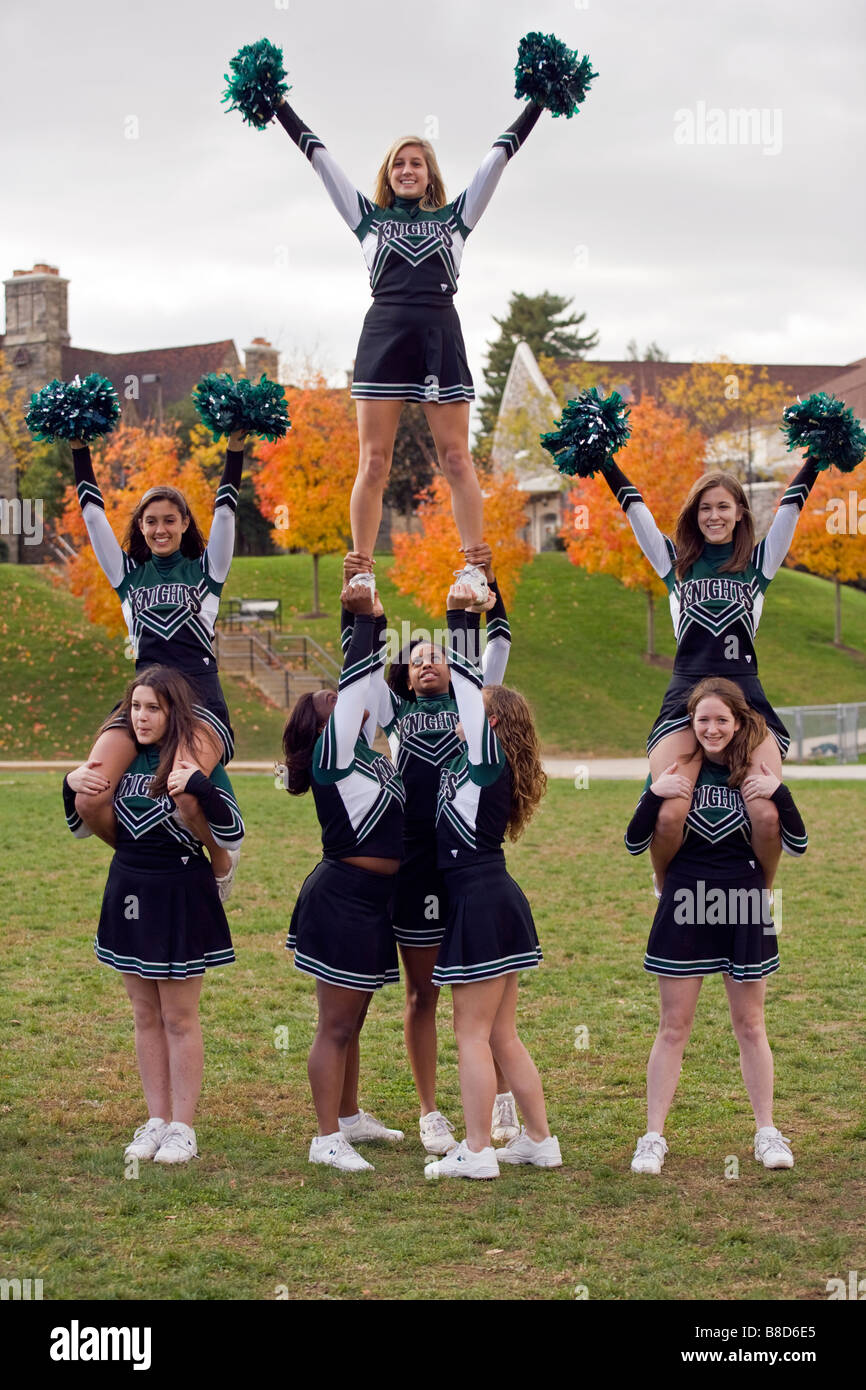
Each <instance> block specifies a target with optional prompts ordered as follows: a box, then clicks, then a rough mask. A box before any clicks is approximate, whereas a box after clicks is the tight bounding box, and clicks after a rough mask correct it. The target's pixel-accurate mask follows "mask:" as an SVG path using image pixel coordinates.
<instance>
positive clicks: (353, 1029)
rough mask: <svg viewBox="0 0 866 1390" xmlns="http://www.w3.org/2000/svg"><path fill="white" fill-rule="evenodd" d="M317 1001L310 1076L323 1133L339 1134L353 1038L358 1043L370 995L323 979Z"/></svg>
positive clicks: (319, 984)
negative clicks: (317, 1008)
mask: <svg viewBox="0 0 866 1390" xmlns="http://www.w3.org/2000/svg"><path fill="white" fill-rule="evenodd" d="M316 998H317V1000H318V1004H319V1020H318V1023H317V1025H316V1036H315V1038H314V1039H313V1045H312V1047H311V1048H310V1055H309V1057H308V1058H307V1075H308V1076H309V1078H310V1089H311V1090H312V1092H313V1105H314V1106H315V1108H316V1119H317V1120H318V1124H319V1134H336V1133H337V1131H338V1129H339V1127H340V1125H339V1120H340V1103H341V1100H342V1099H343V1093H344V1088H345V1084H346V1063H347V1060H348V1054H349V1049H350V1047H351V1045H352V1042H353V1039H354V1040H357V1036H358V1031H359V1020H360V1021H361V1022H363V1019H364V1014H365V1013H366V1010H367V1006H368V1005H369V1003H370V992H369V991H368V990H363V991H362V990H358V989H342V988H341V986H340V985H326V984H325V983H324V981H323V980H317V981H316ZM352 1113H354V1112H352Z"/></svg>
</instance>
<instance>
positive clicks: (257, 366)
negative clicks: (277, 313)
mask: <svg viewBox="0 0 866 1390" xmlns="http://www.w3.org/2000/svg"><path fill="white" fill-rule="evenodd" d="M244 364H245V367H246V373H247V376H248V377H249V379H250V381H253V382H255V381H258V379H259V377H260V376H261V374H262V372H264V374H265V376H267V377H268V378H269V379H270V380H271V381H279V379H280V354H279V353H278V352H277V349H276V348H275V347H272V346H271V344H270V343H269V342H268V340H267V338H253V341H252V342H251V343H250V346H249V347H248V348H244Z"/></svg>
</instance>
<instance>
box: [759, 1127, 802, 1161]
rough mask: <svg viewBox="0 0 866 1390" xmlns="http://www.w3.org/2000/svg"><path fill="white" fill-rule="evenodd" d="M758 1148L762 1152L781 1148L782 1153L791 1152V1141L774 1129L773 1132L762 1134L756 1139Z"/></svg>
mask: <svg viewBox="0 0 866 1390" xmlns="http://www.w3.org/2000/svg"><path fill="white" fill-rule="evenodd" d="M758 1148H759V1149H760V1151H761V1153H762V1154H765V1153H769V1151H770V1149H781V1150H782V1152H783V1153H786V1154H791V1157H792V1158H793V1156H794V1155H793V1153H791V1141H790V1139H786V1138H785V1136H784V1134H782V1133H781V1132H780V1131H779V1130H776V1133H775V1134H763V1135H761V1137H760V1138H759V1140H758Z"/></svg>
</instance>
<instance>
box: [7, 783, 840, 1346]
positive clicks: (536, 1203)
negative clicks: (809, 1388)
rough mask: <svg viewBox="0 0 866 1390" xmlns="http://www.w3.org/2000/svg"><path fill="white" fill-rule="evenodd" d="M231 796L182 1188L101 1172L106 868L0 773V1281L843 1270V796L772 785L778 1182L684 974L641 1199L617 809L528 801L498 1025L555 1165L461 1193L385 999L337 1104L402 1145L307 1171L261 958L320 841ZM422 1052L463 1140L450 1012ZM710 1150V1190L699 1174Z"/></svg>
mask: <svg viewBox="0 0 866 1390" xmlns="http://www.w3.org/2000/svg"><path fill="white" fill-rule="evenodd" d="M236 790H237V794H238V798H239V801H240V803H241V806H242V809H243V811H244V813H245V816H246V820H247V831H248V837H249V838H248V848H247V849H246V850H245V853H244V860H243V863H242V866H241V870H240V873H239V877H238V883H237V887H236V890H235V895H234V897H233V899H232V902H231V904H230V908H229V919H230V922H231V927H232V933H233V936H234V940H235V947H236V950H237V954H238V961H237V963H236V964H235V965H233V966H231V967H229V968H226V969H224V970H219V971H216V972H214V973H213V975H212V976H211V977H210V978H209V979H208V980H207V982H206V985H205V990H204V994H203V1020H204V1029H205V1038H206V1065H205V1088H204V1094H203V1097H202V1102H201V1106H200V1111H199V1118H198V1120H197V1132H198V1139H199V1147H200V1149H201V1151H202V1158H201V1159H200V1160H199V1161H197V1162H194V1163H192V1164H191V1165H190V1166H189V1167H188V1168H183V1169H181V1170H179V1171H173V1170H162V1169H159V1168H157V1167H155V1166H154V1165H152V1164H143V1165H142V1166H141V1169H140V1176H139V1178H138V1179H137V1180H128V1179H126V1178H125V1177H124V1168H123V1162H122V1157H121V1155H122V1149H123V1146H124V1144H125V1143H126V1142H127V1141H128V1139H129V1137H130V1135H131V1132H132V1129H133V1127H134V1126H135V1125H136V1124H138V1123H140V1121H141V1119H142V1116H143V1108H142V1102H141V1099H140V1085H139V1081H138V1076H137V1071H136V1066H135V1058H134V1053H133V1037H132V1026H131V1015H130V1010H129V1006H128V1003H127V1000H126V996H125V994H124V992H123V988H122V983H121V981H120V978H119V977H118V976H117V975H116V974H115V973H114V972H112V971H110V970H108V969H106V968H105V967H103V966H100V965H98V964H97V963H96V960H95V957H94V955H93V952H92V937H93V932H94V927H95V923H96V920H97V916H98V910H99V902H100V897H101V891H102V885H103V883H104V878H105V872H106V869H107V864H108V857H109V851H108V850H107V849H106V848H105V847H104V846H101V845H99V844H97V843H95V842H93V841H89V842H87V843H84V844H82V843H80V842H78V841H74V840H73V839H72V838H71V837H70V836H69V835H68V834H67V832H66V830H65V827H64V824H63V818H62V812H61V803H60V794H59V788H58V785H57V779H56V778H55V777H52V776H50V775H48V774H27V775H10V774H5V775H3V776H2V777H0V806H2V821H3V824H2V831H3V836H2V842H3V845H4V855H3V859H2V865H0V881H2V887H0V891H2V901H3V905H4V913H3V920H4V949H3V952H2V956H0V970H2V991H0V1014H2V1036H3V1038H4V1040H5V1042H6V1046H5V1048H4V1055H3V1072H4V1078H3V1103H2V1105H0V1143H2V1152H3V1159H2V1164H0V1207H2V1251H3V1258H2V1261H0V1275H2V1276H3V1277H9V1278H14V1277H19V1278H27V1277H31V1278H41V1279H42V1280H43V1282H44V1296H45V1298H46V1299H75V1300H81V1299H87V1298H98V1299H111V1300H120V1301H124V1300H130V1299H137V1298H142V1299H164V1300H168V1299H171V1300H184V1299H225V1298H229V1299H243V1300H248V1299H272V1298H274V1297H276V1296H277V1292H278V1290H279V1291H282V1288H285V1289H286V1290H287V1292H288V1296H289V1297H290V1298H293V1299H299V1298H315V1299H321V1298H336V1299H401V1300H404V1299H405V1300H426V1299H434V1300H440V1299H451V1298H457V1299H484V1300H498V1299H507V1298H520V1299H522V1300H547V1299H564V1300H570V1299H573V1298H574V1297H575V1289H576V1288H577V1287H578V1286H584V1287H585V1289H586V1290H587V1292H588V1295H589V1297H590V1298H591V1299H593V1300H606V1299H636V1300H643V1299H665V1300H681V1299H699V1298H708V1299H713V1300H727V1299H732V1300H750V1299H759V1298H770V1299H803V1300H824V1299H826V1284H827V1280H828V1279H831V1278H837V1277H841V1278H843V1279H845V1278H847V1272H848V1271H849V1270H859V1271H861V1273H862V1272H863V1271H866V1237H864V1230H866V1124H864V1118H863V1092H864V1084H866V1036H864V1029H863V997H864V984H866V978H864V976H866V963H864V962H866V927H864V913H863V875H862V863H861V862H860V861H861V860H862V853H861V852H860V851H862V829H861V827H862V818H863V788H862V786H861V785H859V784H851V783H820V784H819V783H814V782H813V783H805V784H804V783H798V784H797V789H796V790H797V796H798V801H799V803H800V805H801V807H802V810H803V813H804V818H805V820H806V822H807V825H808V828H809V831H810V836H811V848H810V850H809V853H808V855H807V856H806V858H805V860H803V861H802V862H801V863H794V862H792V861H790V860H785V862H784V863H783V865H782V870H781V875H780V883H781V887H782V890H783V894H784V917H783V922H784V926H783V932H782V938H781V942H780V950H781V955H782V970H781V971H780V972H779V974H777V975H775V976H774V977H773V978H772V980H771V982H770V985H769V994H768V1024H769V1032H770V1038H771V1042H772V1044H773V1047H774V1051H775V1057H776V1068H777V1109H776V1122H777V1123H778V1124H779V1126H780V1128H781V1129H782V1130H783V1132H784V1133H785V1134H786V1135H789V1136H790V1137H791V1139H792V1142H793V1145H794V1151H795V1154H796V1158H797V1164H796V1167H795V1168H794V1169H793V1171H791V1172H776V1173H770V1172H765V1171H764V1170H763V1169H762V1168H759V1167H758V1165H757V1164H756V1163H755V1162H754V1159H753V1157H752V1154H751V1147H750V1141H751V1138H752V1135H753V1121H752V1116H751V1112H750V1109H749V1106H748V1102H747V1099H746V1095H745V1091H744V1087H743V1084H742V1081H741V1079H740V1075H739V1070H738V1064H737V1054H736V1047H735V1044H734V1042H733V1038H732V1035H731V1031H730V1027H729V1024H728V1022H727V1016H726V1009H725V1004H724V990H723V988H722V984H721V981H719V980H718V979H712V980H709V981H707V982H706V984H705V986H704V991H703V994H702V998H701V1001H700V1005H699V1009H698V1018H697V1023H696V1027H695V1032H694V1035H693V1038H692V1041H691V1043H690V1045H689V1048H688V1050H687V1053H686V1061H685V1067H684V1074H683V1079H682V1082H681V1086H680V1090H679V1094H678V1097H677V1100H676V1102H675V1106H674V1109H673V1112H672V1114H671V1117H670V1119H669V1122H668V1125H667V1131H666V1132H667V1137H668V1141H669V1143H670V1146H671V1152H670V1155H669V1158H668V1161H667V1165H666V1167H665V1170H664V1172H663V1174H662V1176H661V1177H660V1178H658V1179H653V1178H646V1179H640V1178H636V1177H635V1176H633V1175H632V1174H630V1173H629V1171H628V1164H629V1159H630V1156H631V1151H632V1146H633V1143H634V1140H635V1137H636V1135H638V1134H640V1133H642V1132H643V1128H644V1111H643V1096H644V1068H645V1064H646V1057H647V1052H648V1050H649V1046H650V1043H651V1040H652V1036H653V1033H654V1028H655V1019H656V1005H655V997H656V990H655V983H654V981H653V980H652V978H651V977H650V976H648V975H646V974H645V973H644V972H643V970H642V968H641V958H642V952H643V948H644V945H645V940H646V934H647V929H648V925H649V921H650V919H651V916H652V911H653V906H654V900H653V898H652V895H651V892H650V891H649V865H648V862H647V860H646V859H645V858H644V859H641V860H638V861H632V860H630V859H629V858H628V856H627V855H626V853H625V850H624V849H623V848H622V845H621V837H622V833H623V829H624V826H625V823H626V821H627V819H628V817H629V815H630V813H631V810H632V808H633V805H634V801H635V798H636V792H637V788H636V786H634V785H629V784H625V783H597V784H593V785H591V786H590V787H589V788H587V789H584V790H580V791H578V790H575V789H573V788H572V787H571V786H570V785H569V784H568V783H564V782H560V783H556V784H554V785H552V786H551V788H550V792H549V794H548V796H547V798H546V800H545V802H544V804H543V806H542V809H541V811H540V812H539V814H538V816H537V817H536V819H535V820H534V821H533V822H532V824H531V825H530V827H529V830H528V832H527V835H526V836H525V839H524V840H523V841H522V842H521V843H520V844H519V845H518V846H517V847H516V848H515V849H514V850H513V851H510V852H509V863H510V866H511V870H512V872H513V873H514V874H515V876H516V877H517V878H518V880H519V881H520V882H521V884H522V886H523V887H524V888H525V890H526V892H527V894H528V896H529V898H530V901H531V902H532V904H533V909H534V912H535V916H536V921H537V924H538V930H539V935H540V937H541V941H542V944H543V947H544V950H545V963H544V965H543V967H542V968H541V969H540V970H538V971H535V972H533V973H532V974H530V975H526V976H524V977H523V984H522V986H521V1002H520V1020H521V1030H522V1035H523V1037H524V1039H525V1041H526V1042H527V1043H528V1045H529V1047H530V1049H531V1051H532V1052H533V1055H534V1056H535V1059H536V1061H537V1063H538V1064H539V1067H540V1070H541V1072H542V1076H543V1078H544V1081H545V1086H546V1091H547V1097H548V1105H549V1110H550V1115H551V1121H552V1125H553V1127H554V1129H555V1131H556V1132H557V1133H558V1134H559V1137H560V1140H561V1143H562V1149H563V1155H564V1159H565V1165H564V1167H563V1169H561V1170H560V1171H557V1172H539V1171H534V1170H530V1169H511V1170H503V1175H502V1177H501V1178H500V1179H499V1180H498V1181H497V1182H494V1183H489V1184H482V1183H462V1184H461V1183H457V1182H444V1181H443V1182H441V1183H439V1184H434V1183H428V1182H425V1180H424V1177H423V1162H422V1160H423V1153H422V1150H421V1146H420V1143H419V1141H418V1138H417V1127H416V1120H417V1109H416V1104H415V1098H414V1090H413V1087H412V1083H411V1079H410V1075H409V1069H408V1065H407V1062H406V1058H405V1054H404V1051H403V1044H402V1029H401V995H402V987H392V988H390V989H389V990H386V991H383V992H382V994H380V995H379V996H378V997H377V1000H376V1001H375V1003H374V1005H373V1007H372V1009H371V1016H370V1019H369V1022H368V1025H367V1027H366V1028H365V1031H364V1035H363V1038H362V1104H365V1105H366V1106H367V1107H368V1108H369V1109H372V1110H374V1111H376V1112H377V1113H379V1114H380V1115H381V1116H382V1118H384V1119H386V1120H387V1121H388V1122H389V1123H391V1124H394V1125H398V1126H400V1127H401V1128H403V1129H405V1130H406V1134H407V1137H406V1140H405V1142H404V1143H403V1144H402V1145H400V1146H399V1147H398V1148H396V1149H391V1148H388V1149H387V1150H385V1151H382V1150H378V1151H377V1152H375V1153H374V1152H372V1151H371V1150H370V1149H368V1151H367V1152H368V1156H369V1157H371V1158H372V1159H373V1161H374V1162H375V1164H376V1172H375V1173H372V1174H366V1175H361V1176H359V1177H354V1178H352V1177H349V1176H347V1175H339V1174H336V1173H333V1172H330V1171H327V1170H323V1169H321V1168H313V1167H311V1166H310V1165H309V1164H308V1163H307V1162H306V1151H307V1147H308V1144H309V1139H310V1136H311V1134H312V1133H313V1130H314V1120H313V1112H312V1107H311V1103H310V1098H309V1094H308V1088H307V1082H306V1074H305V1057H306V1051H307V1047H308V1044H309V1040H310V1036H311V1030H312V1028H313V1024H314V1015H315V1008H314V992H313V984H312V982H311V981H310V980H309V979H308V978H307V977H305V976H302V975H300V974H299V973H298V972H297V971H295V970H293V968H292V967H291V964H290V958H289V957H288V956H287V953H286V952H285V950H284V949H283V941H284V937H285V932H286V925H287V921H288V917H289V913H290V910H291V907H292V904H293V902H294V897H295V894H296V892H297V889H298V887H299V885H300V883H301V881H302V879H303V877H304V875H305V874H306V873H307V872H308V870H309V869H310V868H311V867H312V865H313V864H314V863H315V861H316V858H317V855H318V845H319V836H318V827H317V825H316V822H315V817H314V813H313V808H312V805H311V804H310V802H309V799H305V800H302V801H297V800H295V799H290V798H288V797H287V796H285V795H284V794H281V793H278V792H277V791H276V790H275V789H274V788H273V786H272V783H271V780H270V778H268V777H252V776H247V777H243V776H238V777H237V778H236ZM857 837H860V838H859V840H858V839H857ZM857 844H859V851H858V855H859V857H857V856H856V855H855V854H854V853H852V851H853V850H854V849H855V846H856V845H857ZM582 1026H584V1027H585V1028H586V1029H588V1043H589V1045H588V1047H587V1048H585V1049H581V1050H578V1049H576V1048H575V1037H576V1033H575V1030H576V1029H578V1028H580V1027H582ZM279 1029H285V1030H286V1033H285V1037H286V1038H287V1046H286V1047H285V1048H280V1047H277V1046H275V1042H278V1041H280V1040H281V1037H282V1035H281V1034H280V1033H279V1032H278V1031H277V1030H279ZM440 1055H441V1092H440V1096H441V1099H440V1104H441V1106H442V1109H443V1110H444V1111H445V1112H446V1113H447V1114H449V1115H450V1116H451V1117H452V1118H453V1119H454V1120H455V1121H456V1122H457V1123H458V1125H459V1120H460V1110H459V1094H458V1089H457V1073H456V1066H455V1051H454V1046H453V1041H452V1037H451V1033H450V1027H449V1001H448V998H447V991H446V993H445V995H443V1000H442V1005H441V1033H440ZM733 1159H736V1161H737V1163H738V1165H739V1168H738V1176H736V1177H733V1176H726V1173H727V1174H731V1173H732V1172H733V1171H734V1165H733V1163H732V1160H733ZM801 1320H802V1319H801Z"/></svg>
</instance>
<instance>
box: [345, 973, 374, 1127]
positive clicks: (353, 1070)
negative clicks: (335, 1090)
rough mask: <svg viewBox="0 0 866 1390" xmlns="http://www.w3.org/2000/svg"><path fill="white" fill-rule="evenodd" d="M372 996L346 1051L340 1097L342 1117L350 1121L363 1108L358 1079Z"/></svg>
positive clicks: (362, 1012) (364, 1008)
mask: <svg viewBox="0 0 866 1390" xmlns="http://www.w3.org/2000/svg"><path fill="white" fill-rule="evenodd" d="M372 998H373V996H372V994H368V995H367V1002H366V1004H365V1005H364V1007H363V1009H362V1010H361V1013H360V1016H359V1018H358V1022H357V1024H356V1026H355V1036H354V1037H353V1038H352V1041H351V1042H350V1043H349V1046H348V1049H347V1051H346V1073H345V1076H344V1079H343V1094H342V1095H341V1096H340V1116H341V1118H342V1119H346V1120H347V1119H348V1118H349V1116H350V1115H357V1113H358V1111H359V1110H360V1108H361V1105H360V1102H359V1100H358V1079H359V1076H360V1071H361V1044H360V1038H361V1029H362V1028H363V1026H364V1020H365V1019H366V1017H367V1009H368V1008H369V1006H370V1000H371V999H372Z"/></svg>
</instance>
